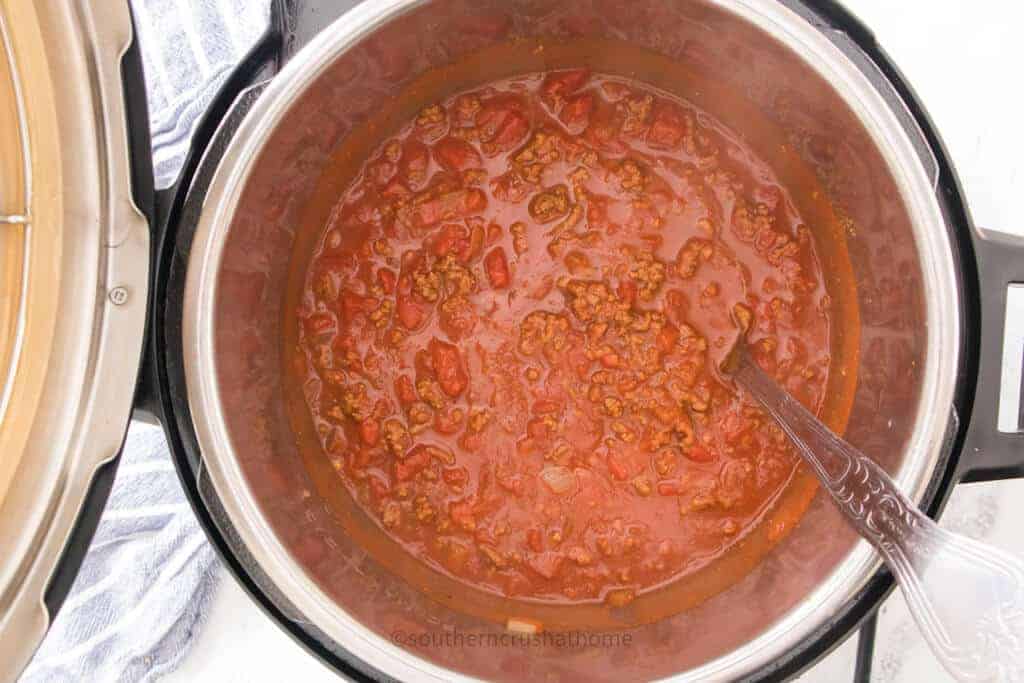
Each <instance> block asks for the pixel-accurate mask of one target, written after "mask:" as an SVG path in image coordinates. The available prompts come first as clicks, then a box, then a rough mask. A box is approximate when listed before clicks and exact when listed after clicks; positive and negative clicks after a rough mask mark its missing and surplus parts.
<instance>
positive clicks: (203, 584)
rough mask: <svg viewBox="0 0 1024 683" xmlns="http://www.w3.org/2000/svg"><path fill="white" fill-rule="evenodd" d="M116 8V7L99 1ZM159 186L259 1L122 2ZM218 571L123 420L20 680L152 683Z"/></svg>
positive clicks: (180, 643) (191, 631)
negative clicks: (61, 598) (109, 470)
mask: <svg viewBox="0 0 1024 683" xmlns="http://www.w3.org/2000/svg"><path fill="white" fill-rule="evenodd" d="M109 1H110V2H120V1H123V0H109ZM131 3H132V9H133V11H134V13H135V19H136V24H137V26H138V30H139V38H140V44H141V47H142V55H143V66H144V68H145V71H146V80H147V84H146V86H147V94H148V98H149V108H150V128H151V130H152V134H153V145H154V153H153V157H154V159H153V163H154V170H155V173H156V180H157V185H158V187H164V186H167V185H169V184H171V183H172V182H173V180H174V178H175V177H176V175H177V173H178V170H179V169H180V167H181V163H182V161H183V160H184V156H185V153H186V151H187V149H188V143H189V139H190V134H191V131H192V129H193V126H194V124H195V122H196V119H197V118H198V116H199V115H201V114H202V112H203V111H204V109H205V108H206V107H207V106H208V105H209V102H210V100H211V98H212V97H213V95H214V93H215V92H216V91H217V88H218V87H219V86H220V84H221V83H222V82H223V79H224V78H225V77H226V76H227V74H228V73H229V72H230V70H231V68H232V67H233V66H234V65H235V64H236V63H237V62H238V61H239V60H240V59H241V58H242V56H244V54H245V53H246V52H247V51H248V49H249V48H250V47H251V46H252V44H253V43H254V42H255V40H256V39H257V38H258V37H259V36H260V35H261V34H262V32H263V31H264V29H265V27H266V23H267V16H268V13H267V12H268V1H267V0H131ZM222 572H223V569H221V567H220V564H219V562H218V561H217V559H216V555H215V554H214V551H213V549H212V548H211V547H210V545H209V542H208V541H207V540H206V537H205V535H204V534H203V532H202V530H201V529H200V528H199V525H198V523H197V522H196V519H195V516H194V515H193V513H192V510H191V509H190V507H189V505H188V503H187V501H186V500H185V497H184V493H183V492H182V490H181V485H180V483H179V481H178V477H177V473H175V471H174V466H173V465H172V463H171V460H170V456H169V454H168V450H167V443H166V441H165V440H164V436H163V433H162V432H161V430H160V429H159V428H157V427H152V426H149V425H145V424H141V423H132V425H131V428H130V429H129V432H128V438H127V441H126V443H125V447H124V452H123V456H122V461H121V465H120V468H119V469H118V473H117V479H116V480H115V482H114V488H113V491H112V493H111V496H110V500H109V502H108V504H107V507H106V509H105V510H104V513H103V517H102V519H101V520H100V524H99V528H98V529H97V532H96V536H95V538H94V539H93V542H92V546H91V547H90V549H89V553H88V555H87V556H86V558H85V561H84V562H83V564H82V568H81V571H80V572H79V574H78V577H77V579H76V580H75V583H74V586H73V587H72V589H71V593H70V594H69V596H68V599H67V601H66V602H65V603H64V606H63V608H62V609H61V611H60V613H59V614H58V616H57V618H56V620H54V623H53V625H52V627H51V629H50V632H49V634H48V635H47V637H46V640H45V641H44V642H43V645H42V647H41V648H40V649H39V652H37V653H36V657H35V659H34V660H33V662H32V663H31V664H30V665H29V668H28V670H27V671H26V672H25V674H24V675H23V677H22V681H23V683H63V682H64V681H69V682H70V681H75V682H77V681H88V682H89V683H92V682H93V681H96V682H99V683H106V682H107V681H110V682H115V681H116V682H118V683H135V682H136V681H155V680H157V679H159V678H160V677H161V676H163V675H164V674H167V673H169V672H171V671H173V670H174V668H175V667H176V666H177V665H178V663H179V662H180V661H181V660H182V659H183V658H184V656H185V654H186V653H187V652H188V650H189V647H190V645H191V643H192V641H193V639H194V638H195V637H196V634H197V632H198V630H199V627H200V626H201V624H202V620H203V614H204V610H205V609H206V608H207V606H208V605H209V603H210V598H211V596H212V595H213V593H214V591H215V588H216V586H217V577H218V576H219V575H220V574H221V573H222Z"/></svg>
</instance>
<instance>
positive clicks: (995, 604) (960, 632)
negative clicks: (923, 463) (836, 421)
mask: <svg viewBox="0 0 1024 683" xmlns="http://www.w3.org/2000/svg"><path fill="white" fill-rule="evenodd" d="M732 366H733V367H732V368H730V369H731V370H732V373H733V376H734V377H735V379H736V381H737V382H738V383H739V384H740V385H741V386H742V387H744V388H745V389H746V390H747V391H748V392H749V393H750V394H751V396H753V397H754V398H755V399H756V400H757V401H759V402H760V403H761V404H762V405H763V406H764V408H765V410H766V411H767V412H768V413H769V414H771V416H772V417H774V418H775V420H776V421H778V423H779V426H780V427H781V428H782V429H783V431H785V432H786V434H787V435H788V436H789V438H790V439H791V440H792V442H793V444H794V445H795V446H796V448H797V451H799V453H800V455H801V456H803V458H804V460H806V461H807V462H808V463H809V464H810V465H811V467H812V468H813V469H814V471H815V472H816V473H817V475H818V478H819V479H820V480H821V483H822V484H823V485H824V487H825V489H826V490H827V491H828V492H829V494H830V495H831V496H832V499H833V500H834V501H835V502H836V504H837V505H838V506H839V509H840V510H842V511H843V513H844V515H845V516H846V519H847V520H848V521H849V522H850V523H851V524H852V525H853V526H854V528H856V530H857V531H858V533H860V535H861V536H863V537H864V538H866V539H867V540H868V541H870V542H871V544H872V545H873V546H874V547H875V548H876V549H877V550H878V552H879V553H880V554H881V555H882V558H883V559H884V560H885V562H886V564H888V565H889V568H890V569H891V570H892V572H893V574H894V575H895V576H896V580H897V582H898V583H899V585H900V588H901V589H902V590H903V595H904V596H905V597H906V599H907V604H908V605H909V607H910V612H911V614H913V615H914V619H915V621H917V625H918V627H919V628H920V629H921V632H922V633H923V634H924V637H925V639H926V640H927V641H928V644H929V645H930V646H931V648H932V650H933V651H934V652H935V655H936V656H937V657H938V658H939V660H940V661H941V662H942V664H943V666H945V667H946V669H947V670H948V671H949V672H950V673H951V674H952V675H953V676H955V677H956V678H957V679H959V680H962V681H1024V562H1021V560H1020V559H1019V558H1016V557H1014V556H1012V555H1010V554H1008V553H1005V552H1003V551H1001V550H999V549H997V548H992V547H990V546H986V545H984V544H981V543H978V542H976V541H973V540H971V539H969V538H965V537H963V536H960V535H958V534H953V533H950V532H948V531H946V530H944V529H941V528H939V526H938V525H937V524H935V522H933V521H932V520H931V519H930V518H929V517H927V516H926V515H925V514H924V513H922V512H921V511H920V510H918V509H917V507H916V506H915V505H914V504H913V503H911V502H910V501H909V500H908V499H907V497H906V496H904V495H903V493H902V492H901V491H900V490H899V489H898V488H897V487H896V485H895V483H894V482H893V480H892V479H891V478H890V477H889V475H888V474H886V473H885V472H884V471H883V470H882V468H880V467H879V466H878V465H876V464H875V463H874V462H873V461H871V460H870V459H869V458H868V457H867V456H865V455H864V454H863V453H861V452H860V451H858V450H857V449H856V448H854V447H853V446H851V445H850V444H848V443H846V442H845V441H843V440H842V439H840V438H839V437H837V436H836V435H835V434H833V433H832V432H831V431H829V429H828V427H826V426H825V425H824V424H822V423H821V421H819V420H818V419H817V418H816V417H815V416H814V415H812V414H811V413H810V412H808V411H807V410H806V409H805V408H804V407H803V406H802V405H800V403H799V402H798V401H796V399H794V398H793V397H791V396H790V395H789V394H787V393H786V392H785V391H784V390H783V389H782V388H781V387H780V386H779V385H778V384H776V383H775V381H774V380H773V379H772V378H771V377H769V376H768V375H767V374H766V373H765V372H764V371H762V370H761V368H760V367H758V366H757V364H756V363H755V362H754V361H753V359H751V358H750V356H749V354H748V353H747V352H746V351H745V350H744V349H738V350H737V351H736V352H735V356H734V358H733V360H732Z"/></svg>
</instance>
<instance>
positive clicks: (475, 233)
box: [459, 225, 484, 263]
mask: <svg viewBox="0 0 1024 683" xmlns="http://www.w3.org/2000/svg"><path fill="white" fill-rule="evenodd" d="M483 248H484V226H483V225H474V226H473V227H472V228H471V229H470V231H469V241H468V242H467V243H466V249H465V251H464V252H463V253H461V254H459V258H461V259H462V261H463V262H466V263H468V262H469V261H472V260H473V259H475V258H476V257H477V256H478V255H479V254H480V252H481V251H482V250H483Z"/></svg>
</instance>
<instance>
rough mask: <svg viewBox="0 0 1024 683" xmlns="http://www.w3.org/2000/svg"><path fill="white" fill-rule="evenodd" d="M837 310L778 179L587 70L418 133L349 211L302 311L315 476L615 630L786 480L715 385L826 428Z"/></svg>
mask: <svg viewBox="0 0 1024 683" xmlns="http://www.w3.org/2000/svg"><path fill="white" fill-rule="evenodd" d="M829 310H830V302H829V299H828V296H827V294H826V293H825V288H824V286H823V284H822V277H821V273H820V269H819V265H818V261H817V258H816V255H815V248H814V243H813V240H812V238H811V236H810V232H809V230H808V229H807V228H806V226H804V225H803V223H802V221H801V218H800V216H799V215H798V213H797V210H796V209H795V207H794V204H793V202H792V201H791V198H790V197H789V195H788V193H787V192H786V190H785V189H784V188H782V187H780V186H779V184H778V182H777V180H776V178H775V176H774V175H773V173H772V171H771V170H770V169H769V168H768V167H767V165H766V164H764V163H763V162H762V161H760V160H759V159H758V158H757V157H756V156H755V155H754V153H753V152H752V151H751V150H750V149H749V148H748V147H746V146H745V145H744V144H742V142H741V141H740V140H739V138H738V137H737V136H736V135H734V134H733V133H732V132H730V131H729V130H727V129H726V128H725V127H724V126H722V125H721V124H719V123H718V122H717V121H716V120H715V119H713V118H712V117H711V116H709V115H708V114H707V113H706V112H703V111H700V110H698V109H697V108H695V107H694V106H693V105H692V104H689V103H687V102H685V101H683V100H681V99H679V98H677V97H675V96H672V95H669V94H667V93H664V92H663V91H660V90H657V89H655V88H653V87H650V86H646V85H644V84H642V83H639V82H636V81H630V80H627V79H623V78H620V77H612V76H605V75H600V74H591V73H589V72H587V71H585V70H569V71H557V72H551V73H546V74H528V75H525V76H520V77H516V78H512V79H507V80H502V81H496V82H494V83H491V84H490V85H488V86H486V87H482V88H477V89H474V90H471V91H466V92H463V93H460V94H457V95H455V96H453V97H450V98H447V99H445V100H443V101H440V102H437V103H435V104H433V105H431V106H428V107H426V108H424V109H423V110H422V111H420V112H419V114H418V115H417V116H416V117H415V118H414V120H412V121H409V122H408V124H407V125H406V126H405V127H403V128H402V129H401V130H400V131H399V132H398V133H397V134H396V135H395V136H394V137H392V138H389V139H387V140H385V141H384V142H383V143H382V144H381V145H380V146H379V147H378V148H377V150H376V152H375V154H374V155H373V156H372V158H370V159H369V160H368V161H367V162H366V163H365V164H364V165H363V167H362V169H361V170H360V172H359V174H358V175H357V177H356V178H354V179H353V180H352V182H351V183H350V184H349V185H348V187H347V188H346V189H345V191H344V193H343V194H342V196H341V197H340V199H339V201H338V204H337V206H336V207H335V210H334V212H333V213H332V216H331V219H330V221H329V223H328V225H327V226H325V229H324V235H323V238H322V240H321V242H320V244H319V247H318V251H317V252H316V254H315V255H314V258H313V260H312V262H311V265H310V267H309V270H308V273H307V276H306V286H305V291H304V293H303V300H302V303H301V305H300V307H299V310H298V311H297V317H298V321H297V324H298V325H299V326H300V331H299V343H300V347H301V349H302V352H303V359H304V363H303V366H302V368H301V372H303V373H304V379H305V381H304V384H303V389H304V393H305V396H306V401H307V404H308V407H309V410H310V412H311V415H312V418H313V422H314V424H315V425H316V428H317V431H318V434H319V438H320V442H321V445H322V446H323V449H324V452H325V453H326V456H327V457H328V458H330V459H331V462H332V464H333V465H334V468H335V469H336V470H337V473H338V477H339V484H341V485H344V486H345V487H346V488H347V489H348V491H349V492H350V493H351V495H352V496H353V498H354V499H355V500H356V501H357V502H358V504H359V505H360V506H361V507H362V508H363V509H364V510H365V511H366V513H367V514H368V515H369V516H370V517H371V518H373V519H374V520H376V522H377V523H378V524H379V526H380V528H381V530H382V532H383V533H386V534H388V535H390V536H391V537H392V538H393V539H395V540H396V541H398V542H399V543H400V544H401V545H402V546H403V547H404V548H405V550H406V551H407V552H408V553H410V554H411V555H412V556H414V557H416V558H418V559H420V560H422V561H423V562H426V563H427V564H428V565H430V566H432V567H434V568H436V569H438V570H441V571H444V572H447V573H448V574H450V575H452V576H454V577H456V578H458V579H461V580H464V581H466V582H468V583H470V584H472V585H474V586H476V587H478V588H482V589H485V590H488V591H491V592H494V593H497V594H499V595H504V596H509V597H513V598H524V599H534V600H541V601H553V602H561V603H565V602H570V603H571V602H580V601H598V600H600V601H604V602H606V603H607V604H609V605H612V606H622V605H625V604H628V603H629V602H630V601H631V600H632V599H634V597H635V596H636V595H638V594H640V593H641V592H643V591H645V590H649V589H652V588H654V587H657V586H659V585H662V584H664V583H665V582H667V581H672V580H676V579H679V578H681V577H685V576H686V575H687V574H688V573H691V572H693V571H695V570H697V569H699V568H702V567H705V566H707V565H708V564H709V563H710V562H713V561H714V559H715V558H716V557H718V556H719V555H721V554H722V553H723V552H724V551H725V550H726V549H727V548H729V547H730V546H732V545H733V544H735V543H737V542H739V541H740V540H741V539H742V538H743V536H744V534H745V533H746V532H747V531H748V530H750V529H751V528H752V527H753V526H755V525H756V524H757V523H758V520H759V519H760V517H761V516H762V514H763V513H764V511H765V510H766V509H767V508H768V506H770V505H771V504H772V502H773V501H774V499H775V498H776V497H777V496H778V495H779V493H780V491H781V490H782V489H783V488H784V487H785V486H786V484H787V482H788V481H789V480H790V478H791V476H792V474H793V471H794V468H795V466H796V461H797V459H796V456H795V454H794V453H793V452H792V451H791V447H790V446H789V444H788V441H787V440H786V438H785V437H784V435H783V434H782V432H781V431H780V430H779V429H778V428H777V427H776V426H775V425H774V424H773V423H772V422H771V420H770V419H769V418H767V416H765V415H764V414H763V413H762V412H761V410H760V409H759V408H757V407H756V406H755V405H754V404H753V403H752V402H750V401H749V400H746V399H744V398H743V397H741V396H738V395H737V393H736V391H735V389H734V387H733V386H732V385H731V384H730V383H729V382H728V381H727V380H725V379H723V378H722V377H721V376H719V374H718V372H717V369H716V368H717V366H718V363H719V362H720V361H721V360H722V358H723V356H724V354H725V353H726V352H727V351H728V349H729V348H730V347H731V346H732V345H733V343H734V342H735V340H736V339H737V337H738V336H739V335H746V338H747V339H748V341H749V342H750V343H751V344H752V348H753V351H754V354H755V357H756V358H757V360H758V362H759V363H760V364H761V365H762V367H764V368H765V369H766V370H768V371H769V372H770V373H772V374H773V375H774V376H775V377H776V378H777V379H779V381H780V382H781V383H782V384H783V385H784V386H785V387H786V388H787V389H788V390H789V391H790V392H791V393H792V394H794V395H795V396H797V397H798V398H799V399H800V400H801V401H802V402H803V403H804V404H805V405H807V406H809V407H810V408H811V409H812V410H817V409H819V408H820V406H821V402H822V397H823V393H824V391H825V387H826V383H827V380H828V372H829V363H830V356H829V329H830V325H829V323H830V320H829V316H830V314H829Z"/></svg>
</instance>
